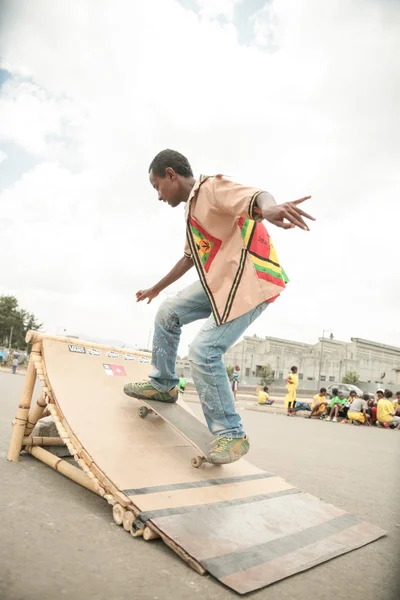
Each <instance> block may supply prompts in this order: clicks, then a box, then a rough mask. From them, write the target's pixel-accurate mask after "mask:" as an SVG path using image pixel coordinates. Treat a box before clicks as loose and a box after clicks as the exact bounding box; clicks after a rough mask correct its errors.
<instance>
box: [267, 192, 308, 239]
mask: <svg viewBox="0 0 400 600" xmlns="http://www.w3.org/2000/svg"><path fill="white" fill-rule="evenodd" d="M309 198H311V196H304V198H300V200H294V202H285V203H284V204H277V205H276V206H269V207H267V208H263V209H262V211H261V214H262V216H263V218H264V219H266V220H267V221H269V222H270V223H272V224H273V225H276V226H277V227H282V228H283V229H293V227H300V229H305V231H310V229H309V227H308V225H307V223H306V222H305V221H304V219H303V217H304V218H305V219H310V220H311V221H315V219H314V217H312V216H311V215H309V214H307V213H306V212H304V211H302V210H301V209H300V208H299V207H298V204H301V203H302V202H304V201H305V200H308V199H309Z"/></svg>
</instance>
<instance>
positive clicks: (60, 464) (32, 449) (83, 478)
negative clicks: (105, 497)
mask: <svg viewBox="0 0 400 600" xmlns="http://www.w3.org/2000/svg"><path fill="white" fill-rule="evenodd" d="M26 450H27V452H29V454H32V456H34V457H35V458H37V459H38V460H41V461H42V462H43V463H45V464H46V465H48V466H49V467H51V468H52V469H54V470H55V471H58V472H59V473H61V474H62V475H65V477H68V478H69V479H72V481H75V483H79V485H81V486H82V487H84V488H86V489H87V490H90V491H91V492H94V493H95V494H98V495H100V494H99V493H98V491H97V489H96V487H95V485H94V483H93V482H92V480H91V479H89V477H88V476H87V475H86V473H84V471H81V470H80V469H78V468H77V467H74V466H73V465H71V464H70V463H69V462H67V461H66V460H63V459H62V458H58V456H55V455H54V454H52V453H51V452H48V450H44V448H40V447H39V446H28V447H27V448H26Z"/></svg>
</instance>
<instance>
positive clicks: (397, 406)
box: [393, 392, 400, 415]
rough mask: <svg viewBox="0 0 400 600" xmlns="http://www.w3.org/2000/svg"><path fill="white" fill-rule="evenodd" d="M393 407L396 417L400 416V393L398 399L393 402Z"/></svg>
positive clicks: (397, 394)
mask: <svg viewBox="0 0 400 600" xmlns="http://www.w3.org/2000/svg"><path fill="white" fill-rule="evenodd" d="M393 406H394V408H395V411H396V415H399V414H400V392H396V398H395V399H394V400H393Z"/></svg>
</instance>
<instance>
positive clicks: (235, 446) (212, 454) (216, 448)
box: [207, 436, 250, 465]
mask: <svg viewBox="0 0 400 600" xmlns="http://www.w3.org/2000/svg"><path fill="white" fill-rule="evenodd" d="M249 448H250V444H249V438H248V437H247V436H246V437H244V438H227V437H220V438H217V439H216V440H215V441H214V442H213V444H212V447H211V450H210V451H209V453H208V455H207V460H208V461H209V462H210V463H213V464H215V465H225V464H227V463H232V462H236V461H237V460H239V459H240V458H242V456H244V455H245V454H247V453H248V451H249Z"/></svg>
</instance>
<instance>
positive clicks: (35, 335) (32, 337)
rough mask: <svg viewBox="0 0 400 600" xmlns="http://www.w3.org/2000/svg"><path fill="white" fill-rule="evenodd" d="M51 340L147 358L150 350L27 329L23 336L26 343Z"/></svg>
mask: <svg viewBox="0 0 400 600" xmlns="http://www.w3.org/2000/svg"><path fill="white" fill-rule="evenodd" d="M45 339H46V340H53V341H55V342H65V343H67V344H73V345H74V346H85V347H86V348H97V349H98V350H115V351H116V352H120V353H121V354H135V355H136V356H145V357H147V358H149V357H150V356H151V354H150V352H139V351H138V350H134V349H133V348H118V347H117V346H112V347H111V346H104V344H96V343H94V342H87V341H86V340H81V339H79V338H69V337H58V336H56V335H48V334H46V333H40V332H39V331H32V330H31V331H28V333H27V334H26V337H25V341H26V342H27V343H28V344H34V343H36V342H42V340H45Z"/></svg>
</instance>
